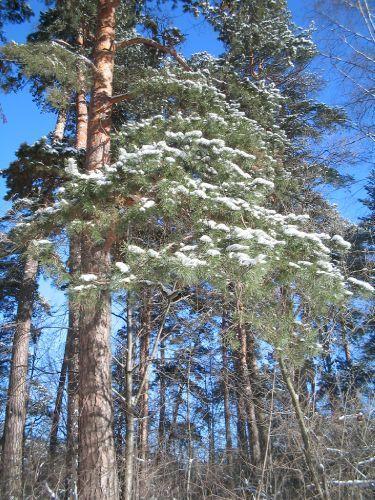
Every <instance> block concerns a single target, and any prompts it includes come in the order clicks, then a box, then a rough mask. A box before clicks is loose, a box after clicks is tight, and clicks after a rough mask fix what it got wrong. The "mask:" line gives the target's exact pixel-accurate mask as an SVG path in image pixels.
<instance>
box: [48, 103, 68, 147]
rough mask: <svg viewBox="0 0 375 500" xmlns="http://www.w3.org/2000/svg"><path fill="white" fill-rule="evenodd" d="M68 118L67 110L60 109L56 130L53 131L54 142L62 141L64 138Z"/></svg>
mask: <svg viewBox="0 0 375 500" xmlns="http://www.w3.org/2000/svg"><path fill="white" fill-rule="evenodd" d="M66 118H67V112H66V110H65V109H60V111H59V113H58V115H57V121H56V125H55V130H54V131H53V136H52V140H53V142H61V141H62V140H63V138H64V132H65V127H66Z"/></svg>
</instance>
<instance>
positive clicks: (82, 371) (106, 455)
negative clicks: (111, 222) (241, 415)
mask: <svg viewBox="0 0 375 500" xmlns="http://www.w3.org/2000/svg"><path fill="white" fill-rule="evenodd" d="M117 5H118V2H117V1H113V0H111V1H110V0H99V1H98V17H97V30H96V35H95V46H94V64H95V67H96V71H95V73H94V83H93V90H92V94H91V101H90V111H89V122H88V138H87V154H86V170H87V171H94V170H96V169H98V168H101V167H103V165H105V164H108V163H109V161H110V132H111V96H112V81H113V68H114V51H115V44H114V41H115V13H116V7H117ZM81 255H82V259H81V268H82V272H83V273H87V274H95V275H96V276H98V278H99V279H100V281H101V282H104V283H105V282H106V280H108V275H109V269H110V253H109V249H108V248H106V247H105V245H103V244H101V243H99V244H98V243H96V242H94V241H93V240H92V238H91V237H90V236H89V235H87V234H86V235H84V236H83V238H82V254H81ZM110 317H111V300H110V291H109V288H108V287H107V286H106V285H103V287H102V288H101V289H99V288H98V289H96V291H95V294H93V296H92V297H91V298H90V301H85V302H83V303H82V307H81V321H80V339H79V396H80V415H79V447H78V454H79V465H78V491H79V497H80V499H82V500H83V499H90V500H92V499H94V498H100V499H117V498H118V495H119V492H118V479H117V470H116V453H115V443H114V435H113V405H112V377H111V349H110V333H111V331H110V330H111V322H110Z"/></svg>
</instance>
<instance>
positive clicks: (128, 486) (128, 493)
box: [123, 294, 134, 500]
mask: <svg viewBox="0 0 375 500" xmlns="http://www.w3.org/2000/svg"><path fill="white" fill-rule="evenodd" d="M126 333H127V343H126V345H127V353H126V368H125V370H126V380H125V400H126V402H125V411H126V434H125V475H124V492H123V498H124V500H131V498H132V491H133V474H134V473H133V459H134V408H133V346H134V320H133V303H132V297H131V296H130V295H129V294H128V307H127V328H126Z"/></svg>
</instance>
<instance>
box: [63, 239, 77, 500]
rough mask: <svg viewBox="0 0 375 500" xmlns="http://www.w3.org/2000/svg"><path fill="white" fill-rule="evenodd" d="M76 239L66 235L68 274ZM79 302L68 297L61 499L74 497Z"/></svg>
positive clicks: (73, 269)
mask: <svg viewBox="0 0 375 500" xmlns="http://www.w3.org/2000/svg"><path fill="white" fill-rule="evenodd" d="M80 250H81V247H80V239H79V237H78V236H76V235H72V236H71V238H70V249H69V264H70V266H69V267H70V273H71V274H74V273H77V272H78V271H79V269H80ZM79 326H80V308H79V305H78V304H76V303H74V302H73V301H72V300H71V299H69V328H68V336H67V350H68V412H67V450H66V462H65V463H66V472H65V498H76V497H77V468H78V419H79V390H78V385H79V359H78V358H79Z"/></svg>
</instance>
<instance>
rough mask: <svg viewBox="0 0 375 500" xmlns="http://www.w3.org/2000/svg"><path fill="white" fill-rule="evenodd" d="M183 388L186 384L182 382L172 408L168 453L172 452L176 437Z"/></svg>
mask: <svg viewBox="0 0 375 500" xmlns="http://www.w3.org/2000/svg"><path fill="white" fill-rule="evenodd" d="M183 390H184V385H183V384H182V383H181V384H180V385H179V387H178V391H177V395H176V399H175V403H174V406H173V410H172V418H171V424H170V427H169V431H168V439H167V442H166V453H167V455H168V454H170V452H171V445H172V441H173V439H174V438H175V437H176V430H177V419H178V411H179V409H180V405H181V397H182V392H183Z"/></svg>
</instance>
